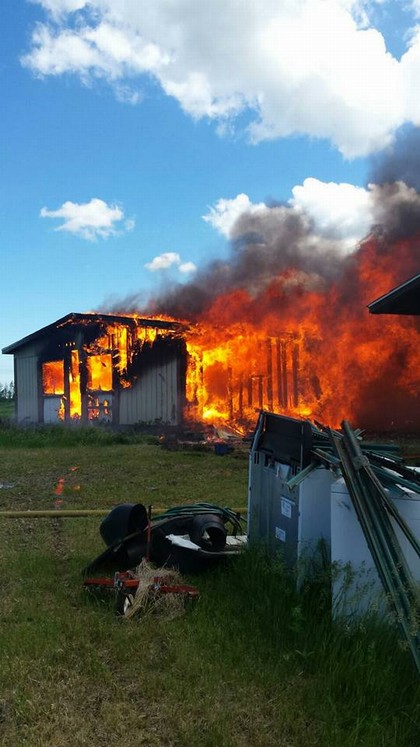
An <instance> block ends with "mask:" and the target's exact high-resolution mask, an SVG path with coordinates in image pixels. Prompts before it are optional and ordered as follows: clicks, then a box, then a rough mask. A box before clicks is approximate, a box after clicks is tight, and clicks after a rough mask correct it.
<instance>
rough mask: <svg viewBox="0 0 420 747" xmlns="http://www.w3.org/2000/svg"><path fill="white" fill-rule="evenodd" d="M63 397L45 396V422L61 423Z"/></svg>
mask: <svg viewBox="0 0 420 747" xmlns="http://www.w3.org/2000/svg"><path fill="white" fill-rule="evenodd" d="M60 406H61V397H44V423H61V422H62V421H61V420H60V418H59V417H58V413H59V410H60Z"/></svg>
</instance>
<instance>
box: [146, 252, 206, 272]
mask: <svg viewBox="0 0 420 747" xmlns="http://www.w3.org/2000/svg"><path fill="white" fill-rule="evenodd" d="M144 266H145V268H146V270H150V272H159V271H161V270H168V269H169V268H170V267H177V268H178V270H179V271H180V272H182V273H183V274H191V273H192V272H195V271H196V269H197V268H196V266H195V264H194V263H193V262H182V260H181V257H180V256H179V254H178V253H177V252H163V254H159V255H158V256H157V257H154V258H153V259H152V261H151V262H147V263H146V264H145V265H144Z"/></svg>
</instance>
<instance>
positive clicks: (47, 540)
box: [0, 428, 420, 747]
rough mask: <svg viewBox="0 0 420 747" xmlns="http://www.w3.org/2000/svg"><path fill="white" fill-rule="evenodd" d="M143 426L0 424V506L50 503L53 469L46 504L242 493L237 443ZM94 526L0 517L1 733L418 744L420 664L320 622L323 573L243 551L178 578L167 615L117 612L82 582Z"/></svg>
mask: <svg viewBox="0 0 420 747" xmlns="http://www.w3.org/2000/svg"><path fill="white" fill-rule="evenodd" d="M93 430H94V429H93ZM89 431H90V432H91V431H92V429H89ZM119 440H120V441H121V440H123V441H124V440H125V443H118V441H119ZM151 440H152V439H150V438H149V439H145V438H144V437H139V436H138V437H137V436H133V437H128V436H124V434H115V435H113V434H111V433H108V432H107V433H100V432H98V433H97V434H94V435H89V434H84V433H83V432H79V433H76V432H75V431H74V432H73V434H71V435H68V434H67V435H66V433H65V432H64V431H60V429H58V430H57V429H46V430H41V431H32V432H30V431H28V432H18V431H16V430H15V429H13V428H3V429H0V446H1V462H0V484H1V485H2V486H3V487H2V488H0V509H2V510H4V509H6V508H13V509H36V508H53V507H54V504H55V501H56V500H57V496H56V495H55V493H54V490H55V488H56V485H57V483H58V480H59V479H60V478H64V491H63V494H62V496H61V499H62V504H61V505H62V508H104V509H107V508H110V507H112V506H113V505H115V504H117V503H120V502H124V501H134V502H137V501H141V502H144V503H146V504H149V503H151V504H153V505H154V506H159V507H163V506H173V505H176V504H178V503H187V502H199V501H208V502H212V503H217V504H221V505H228V506H231V507H239V506H244V505H245V504H246V493H247V471H248V462H247V455H246V451H240V452H237V451H236V452H233V454H231V455H229V456H224V457H218V456H216V455H215V454H214V453H213V452H210V451H209V452H207V451H200V450H182V451H166V450H164V449H162V448H161V447H160V446H158V445H156V444H153V443H150V441H151ZM133 441H134V442H133ZM147 441H149V443H147ZM98 526H99V519H98V518H97V517H96V518H94V517H90V518H79V519H65V518H60V517H59V515H58V516H57V518H54V519H53V520H49V519H32V520H29V519H17V520H16V519H14V520H6V519H1V520H0V558H1V575H0V585H1V592H2V593H1V595H0V636H1V641H2V644H1V648H0V744H1V745H5V747H17V746H19V745H25V746H26V745H29V746H31V747H32V746H34V747H35V746H39V747H44V745H52V746H53V747H67V746H68V747H70V746H71V747H73V746H74V747H77V746H78V745H93V746H94V747H96V746H98V747H101V746H102V745H104V747H105V745H107V746H108V745H114V744H115V745H117V744H121V745H128V746H129V745H133V746H134V745H152V746H153V745H159V746H165V747H166V746H168V747H169V746H170V745H185V746H186V747H187V746H189V745H192V746H194V745H197V746H200V747H201V745H203V746H208V747H219V746H220V747H224V746H225V745H226V747H228V746H229V747H230V746H232V747H233V746H235V747H236V746H241V747H242V746H243V747H245V746H248V745H257V746H258V745H261V746H267V747H268V746H273V747H286V746H287V747H300V746H302V747H308V745H309V746H310V745H317V746H318V745H319V747H329V746H331V747H334V746H335V745H337V747H338V746H339V747H350V745H351V746H352V747H362V746H367V747H380V746H381V745H383V746H386V745H395V747H417V745H418V744H419V733H420V697H419V696H420V683H419V678H418V675H417V673H416V672H415V670H414V666H413V664H412V662H411V659H410V657H409V655H408V653H407V652H406V651H405V650H404V647H403V646H402V645H401V644H400V643H399V641H398V638H397V637H396V635H395V634H394V633H393V631H392V630H389V629H388V628H386V627H382V626H381V625H375V624H374V623H369V622H368V621H366V623H365V624H363V625H359V626H358V627H357V629H355V628H350V627H349V628H346V629H339V628H338V627H336V626H334V625H332V623H331V615H330V610H329V605H328V603H329V600H328V593H327V586H326V585H325V584H324V583H321V581H320V583H319V585H318V586H317V587H316V588H315V587H313V588H308V589H305V590H303V591H302V593H301V594H297V592H296V591H295V588H294V584H293V582H292V580H291V579H290V577H289V576H288V574H287V573H286V572H285V571H284V569H283V568H282V566H281V564H280V563H279V562H273V561H269V560H268V559H267V558H266V557H265V556H264V554H263V553H260V552H257V551H254V552H246V553H245V554H244V555H243V557H241V558H238V559H237V561H236V562H233V563H232V564H231V565H230V566H229V567H228V568H224V569H218V570H216V571H212V572H211V573H208V574H206V575H204V576H200V577H196V578H192V579H189V580H190V581H192V582H193V583H196V584H197V585H198V587H199V589H200V592H201V596H200V600H199V601H198V602H197V603H196V604H195V605H193V606H192V607H191V608H190V609H188V610H187V612H186V614H185V615H184V616H183V617H181V618H179V619H176V620H173V621H171V622H167V621H164V620H163V619H154V618H152V617H146V618H143V619H142V618H141V617H138V618H136V619H133V620H132V621H125V620H121V619H119V618H117V616H116V615H115V610H114V604H113V601H112V598H110V599H99V598H98V597H95V596H92V595H91V594H88V593H86V592H84V591H83V590H82V588H81V576H80V570H81V568H82V567H83V566H84V565H85V564H86V563H87V561H89V560H91V559H92V558H93V557H95V556H96V555H97V554H98V553H99V552H101V551H102V549H103V543H102V540H101V538H100V535H99V531H98Z"/></svg>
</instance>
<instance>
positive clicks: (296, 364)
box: [292, 342, 299, 407]
mask: <svg viewBox="0 0 420 747" xmlns="http://www.w3.org/2000/svg"><path fill="white" fill-rule="evenodd" d="M292 366H293V404H294V406H295V407H297V406H298V404H299V343H298V342H294V343H293V349H292Z"/></svg>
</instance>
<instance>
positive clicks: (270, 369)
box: [266, 337, 274, 411]
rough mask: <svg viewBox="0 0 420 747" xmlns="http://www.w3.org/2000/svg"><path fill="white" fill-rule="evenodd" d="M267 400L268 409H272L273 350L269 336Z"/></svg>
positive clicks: (267, 343)
mask: <svg viewBox="0 0 420 747" xmlns="http://www.w3.org/2000/svg"><path fill="white" fill-rule="evenodd" d="M266 345H267V401H268V409H269V410H270V411H272V410H273V409H274V406H273V357H272V356H273V352H272V348H271V339H270V338H269V337H268V338H267V342H266Z"/></svg>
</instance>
